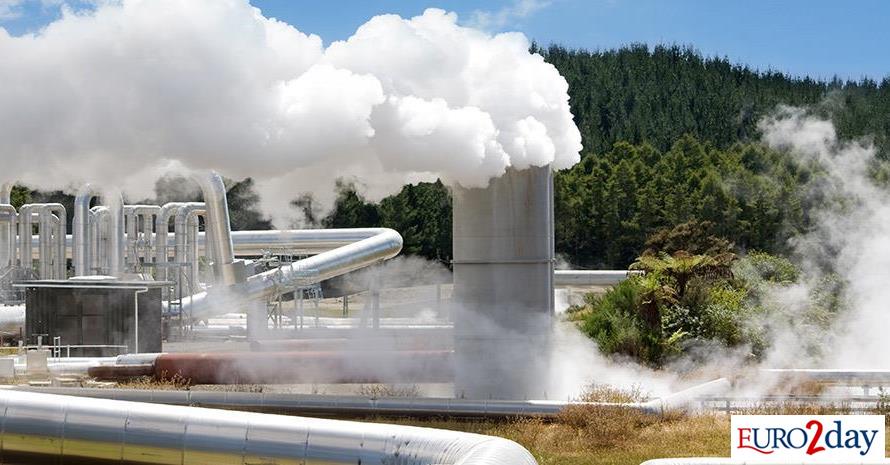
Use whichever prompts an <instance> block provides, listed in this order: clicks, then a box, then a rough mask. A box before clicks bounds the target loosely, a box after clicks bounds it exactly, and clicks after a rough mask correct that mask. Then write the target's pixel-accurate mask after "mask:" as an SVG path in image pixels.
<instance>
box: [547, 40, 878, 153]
mask: <svg viewBox="0 0 890 465" xmlns="http://www.w3.org/2000/svg"><path fill="white" fill-rule="evenodd" d="M535 50H536V51H538V52H539V53H541V54H542V55H544V58H545V59H546V60H547V61H548V62H550V63H551V64H553V65H554V66H556V68H557V69H558V70H559V72H560V73H561V74H562V75H563V76H564V77H565V78H566V80H567V81H568V83H569V95H570V97H571V104H572V112H573V114H574V115H575V123H576V124H577V125H578V127H579V128H580V129H581V135H582V137H583V140H584V147H585V149H586V150H587V151H588V152H590V153H601V152H605V151H608V150H610V149H611V148H612V146H613V145H614V144H615V143H616V142H619V141H627V142H630V143H633V144H639V143H643V142H648V143H650V144H652V145H653V146H655V147H656V148H657V149H659V150H667V149H668V148H670V147H671V146H672V145H673V144H674V142H675V141H676V140H678V139H679V138H680V137H682V136H683V135H684V134H692V135H694V136H696V137H697V138H699V139H701V140H704V141H708V142H709V143H712V144H714V145H716V146H717V147H722V148H726V147H729V146H730V145H732V144H735V143H736V142H740V141H741V142H746V141H752V140H756V139H757V137H758V135H757V122H758V121H759V120H760V119H761V118H762V117H763V116H764V115H766V114H768V113H769V112H771V111H773V109H774V108H775V107H776V106H777V105H795V106H802V105H806V106H817V107H818V108H819V110H820V112H821V113H822V114H823V115H824V116H830V117H831V118H832V119H833V120H834V121H835V124H836V125H837V127H838V131H839V132H840V135H841V136H842V137H844V138H849V137H858V136H861V135H866V134H870V135H874V136H876V138H877V141H878V144H879V145H880V146H882V147H884V148H885V149H886V148H887V142H888V140H890V139H888V137H890V76H888V77H887V78H885V79H884V80H883V81H882V82H881V83H876V82H874V81H872V80H869V79H864V80H862V81H859V82H844V81H840V80H838V79H834V80H832V81H828V82H825V81H816V80H813V79H810V78H803V79H799V78H792V77H789V76H786V75H784V74H782V73H778V72H774V71H766V72H759V71H756V70H752V69H751V68H749V67H747V66H744V65H736V64H733V63H731V62H730V61H729V60H728V59H726V58H704V57H702V55H701V54H699V53H697V52H696V51H695V50H693V49H691V48H688V47H679V46H656V47H654V48H651V49H650V48H649V47H647V46H646V45H642V44H637V45H632V46H629V47H624V48H621V49H617V50H607V51H593V52H591V51H586V50H568V49H566V48H564V47H560V46H551V47H549V48H548V49H546V50H542V49H538V48H537V47H535ZM884 153H885V154H886V153H887V152H886V150H885V151H884Z"/></svg>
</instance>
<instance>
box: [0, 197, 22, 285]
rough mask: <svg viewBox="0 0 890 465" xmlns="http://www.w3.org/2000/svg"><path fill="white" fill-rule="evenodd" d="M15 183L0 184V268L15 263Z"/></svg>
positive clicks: (16, 219) (16, 220)
mask: <svg viewBox="0 0 890 465" xmlns="http://www.w3.org/2000/svg"><path fill="white" fill-rule="evenodd" d="M14 185H15V183H12V182H4V183H2V184H0V269H2V268H4V267H6V266H13V265H15V254H16V250H15V249H16V246H15V239H16V224H17V223H18V213H17V212H16V211H15V208H14V207H13V206H12V205H11V204H12V187H13V186H14Z"/></svg>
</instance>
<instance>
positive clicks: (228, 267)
mask: <svg viewBox="0 0 890 465" xmlns="http://www.w3.org/2000/svg"><path fill="white" fill-rule="evenodd" d="M192 179H194V180H195V181H196V182H197V183H198V185H199V186H201V191H202V192H203V194H204V203H205V204H206V210H207V218H206V220H207V223H206V224H207V226H206V228H207V236H208V242H209V243H211V244H213V245H212V246H211V252H212V258H213V268H214V271H215V273H216V274H217V276H218V277H219V284H221V285H223V286H232V285H235V284H238V283H241V282H243V280H244V276H243V273H242V272H241V270H240V269H239V267H238V266H237V265H236V263H235V247H234V245H233V244H232V229H231V226H230V223H229V207H228V205H227V203H226V186H225V183H223V180H222V177H221V176H220V175H219V174H217V173H215V172H210V173H207V174H202V175H194V176H192Z"/></svg>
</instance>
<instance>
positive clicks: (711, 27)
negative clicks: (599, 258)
mask: <svg viewBox="0 0 890 465" xmlns="http://www.w3.org/2000/svg"><path fill="white" fill-rule="evenodd" d="M97 1H109V0H67V1H66V0H0V27H3V28H5V29H7V31H8V32H9V33H10V34H13V35H19V34H23V33H28V32H35V31H39V30H40V28H41V27H42V26H44V25H45V24H47V23H48V22H50V21H52V20H53V19H55V18H58V17H59V15H60V8H62V6H61V5H68V6H69V7H71V8H74V9H84V8H86V9H88V8H90V5H91V4H92V3H95V2H97ZM112 1H113V0H112ZM186 1H187V0H186ZM251 3H252V4H253V5H254V6H256V7H258V8H260V9H261V10H262V11H263V13H264V14H265V15H266V16H271V17H276V18H278V19H280V20H283V21H286V22H288V23H290V24H292V25H294V26H296V27H297V28H298V29H300V30H301V31H303V32H307V33H314V34H317V35H319V36H321V38H322V39H324V41H325V42H326V43H330V42H332V41H335V40H342V39H346V38H348V37H349V36H350V35H352V33H353V32H354V31H355V29H356V28H357V27H358V26H360V25H361V24H363V23H364V22H366V21H367V20H368V19H369V18H371V17H372V16H374V15H378V14H386V13H394V14H398V15H401V16H405V17H408V16H414V15H417V14H420V13H421V12H423V10H424V9H426V8H430V7H437V8H442V9H445V10H448V11H454V12H456V13H457V14H458V16H459V18H460V21H461V22H462V23H463V24H466V25H473V26H475V27H479V28H482V29H485V30H488V31H490V32H492V33H496V32H504V31H520V32H523V33H525V34H526V36H528V37H529V38H530V39H532V40H535V41H536V42H538V43H539V44H542V45H547V44H551V43H555V44H561V45H564V46H567V47H570V48H586V49H591V50H596V49H600V50H602V49H611V48H615V47H619V46H621V45H626V44H630V43H635V42H636V43H639V42H642V43H647V44H649V45H654V44H680V45H689V46H692V47H694V48H696V49H697V50H699V51H701V52H702V53H703V54H705V55H706V56H715V55H716V56H721V57H727V58H729V59H730V60H731V61H733V62H735V63H742V64H747V65H749V66H752V67H754V68H757V69H761V70H766V69H771V70H776V71H781V72H785V73H788V74H791V75H794V76H811V77H814V78H819V79H830V78H831V77H833V76H835V75H836V76H839V77H841V78H843V79H860V78H863V77H867V78H871V79H874V80H881V79H882V78H884V77H890V50H888V45H890V27H888V24H890V1H884V0H847V1H838V0H832V1H828V0H783V1H778V0H775V1H770V0H745V1H712V0H671V1H667V0H487V1H482V0H441V1H438V2H434V1H420V0H398V1H397V0H375V1H368V0H339V1H323V2H320V1H315V0H312V1H310V0H252V2H251Z"/></svg>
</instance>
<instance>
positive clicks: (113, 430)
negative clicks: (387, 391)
mask: <svg viewBox="0 0 890 465" xmlns="http://www.w3.org/2000/svg"><path fill="white" fill-rule="evenodd" d="M0 405H2V407H3V410H2V411H3V416H2V424H3V430H2V433H0V434H2V436H0V448H2V450H0V454H2V460H3V462H4V463H16V464H44V463H53V462H59V463H90V464H99V465H101V464H112V463H114V464H121V463H126V464H136V463H152V464H179V465H197V464H201V465H205V464H241V465H247V464H260V463H263V464H269V465H272V464H281V465H284V464H301V463H322V462H323V463H326V464H329V465H339V464H342V465H355V464H356V463H359V464H360V463H366V464H396V463H398V464H400V465H433V464H439V465H537V463H536V462H535V459H534V458H533V457H532V455H531V454H529V452H528V451H526V450H525V449H524V448H522V446H520V445H518V444H516V443H515V442H512V441H509V440H506V439H501V438H496V437H491V436H482V435H477V434H470V433H460V432H454V431H443V430H436V429H428V428H417V427H410V426H397V425H383V424H374V423H358V422H347V421H337V420H325V419H312V418H301V417H285V416H280V415H267V414H260V413H239V414H237V415H233V414H232V412H230V411H224V410H212V409H203V408H196V407H181V406H170V405H157V404H147V403H139V402H124V401H109V400H104V399H89V398H79V397H69V396H54V395H50V394H37V393H32V392H18V391H10V390H6V391H2V392H0Z"/></svg>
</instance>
